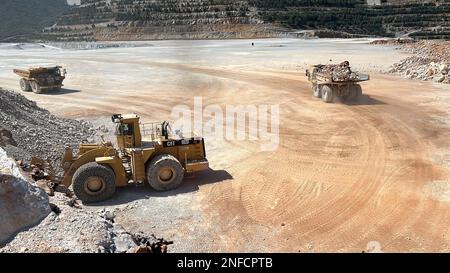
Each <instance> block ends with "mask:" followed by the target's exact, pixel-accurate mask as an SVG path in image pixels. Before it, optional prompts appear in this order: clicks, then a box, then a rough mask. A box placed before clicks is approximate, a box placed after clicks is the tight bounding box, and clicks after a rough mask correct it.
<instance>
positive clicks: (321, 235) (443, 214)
mask: <svg viewBox="0 0 450 273" xmlns="http://www.w3.org/2000/svg"><path fill="white" fill-rule="evenodd" d="M333 43H334V44H333ZM336 43H338V42H330V43H329V44H328V49H327V45H322V47H321V48H318V49H317V50H318V54H322V55H325V53H324V52H328V54H329V55H332V54H335V53H336V52H335V51H336V48H335V47H333V45H336ZM337 46H338V47H339V46H342V44H338V45H337ZM358 46H361V48H364V49H363V50H361V51H360V52H359V53H358V54H360V56H359V57H358V56H357V57H353V58H354V61H355V62H356V63H357V67H363V68H366V70H368V71H372V80H371V81H370V82H367V83H365V84H364V85H363V90H364V91H363V92H364V94H365V96H364V98H363V100H361V101H360V102H357V103H351V104H325V103H322V102H321V101H319V100H317V99H315V98H313V97H312V95H311V90H310V86H309V84H308V82H307V79H306V77H305V76H304V75H303V72H300V71H301V68H302V67H296V66H295V63H296V62H297V61H298V59H302V58H303V57H305V56H304V55H301V56H296V57H294V58H293V59H292V60H289V56H290V53H289V52H287V53H280V52H278V51H275V53H276V54H275V57H277V56H278V57H280V58H281V59H282V60H284V61H285V64H281V63H278V62H279V60H280V58H275V57H274V60H276V61H274V63H273V67H272V66H271V64H270V63H269V64H267V62H269V61H270V60H267V59H261V58H255V60H254V62H253V63H252V62H250V61H249V60H250V59H252V57H251V56H255V54H256V55H258V54H259V53H249V54H250V55H248V54H247V51H246V50H245V51H244V52H243V54H241V56H244V55H245V56H247V57H243V58H244V61H243V63H244V64H243V65H240V66H236V62H237V61H236V59H233V60H231V59H230V60H229V61H227V60H226V59H225V58H226V54H224V56H222V57H220V60H218V59H216V58H218V57H212V60H207V58H203V59H201V60H197V59H195V58H194V57H190V58H185V57H186V56H185V55H183V54H184V53H186V51H185V50H186V49H183V50H180V51H174V52H175V53H179V55H178V57H174V58H175V59H176V60H169V61H167V60H165V61H161V60H159V59H158V58H156V57H154V56H153V55H152V57H149V58H142V57H139V56H136V57H134V58H132V57H131V58H130V57H129V54H130V53H129V52H128V53H127V54H128V55H127V56H128V57H127V58H123V57H120V52H119V51H111V52H110V53H108V54H106V55H102V53H99V52H98V51H97V54H94V53H95V51H92V52H94V53H92V52H89V53H83V54H84V55H83V56H78V55H76V54H68V55H67V56H62V55H61V54H57V55H53V58H54V59H57V60H59V61H64V62H66V63H67V64H69V65H72V68H71V69H70V70H69V71H71V73H72V77H73V78H72V79H71V80H69V81H68V82H67V86H66V87H67V88H68V89H66V90H65V91H63V94H56V93H55V94H48V95H39V96H38V95H34V94H26V96H27V97H28V98H31V99H33V100H36V101H37V102H38V103H39V104H40V105H42V106H44V107H46V108H48V109H49V110H51V111H53V112H55V113H56V114H59V115H63V116H67V117H76V118H89V119H95V118H96V117H102V118H103V117H104V116H107V115H109V114H111V113H115V112H130V111H132V112H136V113H139V114H141V115H142V116H143V117H144V119H146V120H148V121H152V120H162V119H167V118H169V115H170V111H171V109H172V107H174V106H175V105H178V104H186V105H189V106H192V104H193V98H192V97H193V96H194V95H195V96H201V97H202V99H203V103H204V105H205V106H206V105H210V104H216V105H219V106H221V107H222V108H223V109H225V107H226V105H239V104H243V105H246V104H256V105H259V104H269V105H272V104H279V105H280V145H279V147H278V149H277V150H276V151H273V152H264V151H261V150H260V143H259V141H250V140H245V141H237V140H232V141H219V140H213V141H210V142H209V143H208V147H207V149H208V150H207V153H208V159H209V160H210V162H211V168H212V171H210V172H206V173H203V174H199V175H197V176H195V177H189V178H187V179H186V181H185V183H184V186H183V187H182V188H181V189H180V190H178V191H175V192H172V193H165V194H157V193H154V192H151V191H150V190H149V189H144V190H141V189H139V190H137V189H127V190H124V191H123V192H122V195H121V196H119V197H117V199H116V200H113V201H111V202H109V203H105V204H100V205H99V206H104V205H108V206H117V207H118V208H120V212H119V213H118V218H117V221H119V222H121V223H122V224H123V225H124V226H126V227H127V228H128V229H131V230H136V231H137V230H143V231H146V232H157V234H160V235H161V236H163V237H164V238H169V239H174V241H175V245H174V250H175V251H224V252H235V251H250V252H254V251H269V252H277V251H288V252H298V251H301V252H319V251H320V252H322V251H325V252H335V251H342V252H347V251H351V252H361V251H370V250H372V251H377V250H382V251H387V252H394V251H401V252H408V251H445V252H448V251H450V246H449V242H450V229H449V228H448V227H449V224H450V182H449V181H450V180H449V168H450V145H449V141H448V140H449V137H450V117H449V113H450V110H449V107H448V105H449V102H450V92H449V91H450V89H449V88H448V87H445V86H442V85H434V84H432V83H423V82H416V81H408V80H402V79H399V78H396V77H393V76H385V75H381V74H377V73H375V72H374V70H377V69H379V68H381V67H383V66H386V65H387V61H388V60H391V61H393V60H394V59H396V58H399V55H398V53H396V52H394V51H386V52H384V53H383V52H378V51H377V52H376V53H374V55H373V56H369V57H367V59H368V60H367V61H368V62H372V61H373V62H372V64H373V65H372V66H371V67H369V66H363V61H362V60H361V58H362V57H363V56H367V54H368V53H367V52H370V48H369V47H367V46H366V45H359V44H355V43H353V44H350V43H349V44H348V45H344V46H343V47H344V49H345V48H347V51H345V50H344V51H343V53H336V54H345V53H346V52H348V51H349V50H350V49H354V48H357V47H358ZM288 47H294V43H288ZM274 48H275V47H273V48H269V47H267V48H265V49H264V50H275V49H276V48H275V49H274ZM324 48H325V49H324ZM295 49H296V48H295V47H294V48H293V49H292V50H295ZM149 50H156V52H158V50H163V47H162V46H161V49H158V47H157V48H155V49H149ZM249 50H250V49H249ZM297 50H300V49H299V48H297ZM327 50H328V51H327ZM377 50H378V49H377ZM225 51H226V50H224V52H225ZM310 51H311V52H314V50H313V49H310ZM106 52H107V51H106ZM226 52H229V51H226ZM234 53H235V52H234ZM244 53H245V54H244ZM266 53H267V52H266ZM269 53H270V52H269ZM309 53H310V52H309V51H307V52H306V53H302V54H307V55H308V54H309ZM246 54H247V55H246ZM252 54H253V55H252ZM261 54H262V53H261ZM277 54H278V55H277ZM282 54H285V55H286V56H285V55H282ZM377 54H378V55H377ZM86 55H89V56H88V57H87V56H86ZM155 55H156V53H155ZM385 55H388V56H385ZM114 56H119V57H118V58H117V59H115V58H113V57H114ZM183 56H184V57H183ZM189 56H190V55H189ZM236 56H240V55H236ZM249 56H250V57H249ZM264 56H267V54H266V55H264ZM282 56H285V58H286V59H283V58H282ZM379 56H383V59H381V60H380V59H379V58H378V57H379ZM326 57H328V56H326ZM339 57H342V56H341V55H340V56H339ZM236 58H239V57H236ZM305 58H306V57H305ZM377 58H378V59H377ZM191 60H192V61H191ZM302 60H303V59H302ZM213 62H216V65H213V64H212V63H213ZM89 63H90V65H87V64H89ZM95 64H99V66H95ZM102 68H105V70H102ZM106 68H107V69H106ZM83 69H84V70H83ZM92 69H96V70H95V71H94V70H92ZM128 69H129V72H127V71H128ZM86 70H87V71H86ZM89 70H92V71H89ZM76 71H81V72H82V73H83V74H84V75H85V78H82V79H81V78H80V76H77V75H76ZM7 77H8V76H7V75H6V74H4V73H0V79H1V80H4V81H5V82H6V85H13V81H12V80H11V79H10V78H11V77H10V78H7ZM84 82H85V83H86V84H83V83H84ZM151 83H153V84H151ZM105 121H107V119H105ZM142 192H144V193H142ZM145 197H150V198H145ZM130 202H131V203H133V205H132V206H129V205H128V206H127V205H125V204H126V203H130ZM167 208H169V211H170V215H167ZM161 212H164V213H166V214H165V215H161Z"/></svg>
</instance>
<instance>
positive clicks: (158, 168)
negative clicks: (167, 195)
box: [147, 154, 184, 191]
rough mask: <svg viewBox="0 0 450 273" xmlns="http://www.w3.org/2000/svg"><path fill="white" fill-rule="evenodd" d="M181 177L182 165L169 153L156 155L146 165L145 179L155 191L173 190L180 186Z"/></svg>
mask: <svg viewBox="0 0 450 273" xmlns="http://www.w3.org/2000/svg"><path fill="white" fill-rule="evenodd" d="M183 178H184V169H183V167H182V166H181V164H180V162H179V161H178V160H177V159H176V158H175V157H173V156H171V155H168V154H162V155H158V156H156V157H155V158H153V159H152V160H151V161H150V163H149V164H148V166H147V181H148V183H149V184H150V186H151V187H152V188H153V189H155V190H156V191H168V190H173V189H175V188H177V187H178V186H180V184H181V182H182V181H183Z"/></svg>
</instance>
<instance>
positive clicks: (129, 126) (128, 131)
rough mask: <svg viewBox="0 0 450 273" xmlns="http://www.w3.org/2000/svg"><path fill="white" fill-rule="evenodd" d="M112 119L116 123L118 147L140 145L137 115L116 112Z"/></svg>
mask: <svg viewBox="0 0 450 273" xmlns="http://www.w3.org/2000/svg"><path fill="white" fill-rule="evenodd" d="M112 121H113V122H114V123H116V124H117V126H116V137H117V145H118V147H119V148H121V149H125V148H135V147H141V146H142V138H141V131H140V128H139V116H137V115H135V114H129V115H120V114H118V115H113V116H112Z"/></svg>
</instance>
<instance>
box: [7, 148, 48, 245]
mask: <svg viewBox="0 0 450 273" xmlns="http://www.w3.org/2000/svg"><path fill="white" fill-rule="evenodd" d="M50 211H51V209H50V205H49V200H48V196H47V194H46V193H45V192H44V191H43V190H41V189H40V188H38V187H36V186H34V185H32V184H31V183H29V182H28V181H27V178H26V177H24V176H23V175H22V173H21V172H20V170H19V169H18V167H17V166H16V164H15V162H14V161H13V160H11V159H10V158H8V157H7V155H6V152H5V151H4V150H3V149H1V148H0V215H1V217H0V227H1V228H0V245H1V244H3V243H5V242H7V241H8V240H9V239H11V238H12V237H13V236H14V235H15V234H16V233H17V232H19V231H22V230H24V229H26V228H29V227H32V226H33V225H36V224H39V222H40V221H42V220H43V219H44V218H45V217H46V216H47V215H48V214H49V213H50Z"/></svg>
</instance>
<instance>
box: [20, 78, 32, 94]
mask: <svg viewBox="0 0 450 273" xmlns="http://www.w3.org/2000/svg"><path fill="white" fill-rule="evenodd" d="M20 89H22V91H23V92H30V91H31V86H30V82H29V81H28V80H27V79H24V78H22V79H20Z"/></svg>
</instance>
